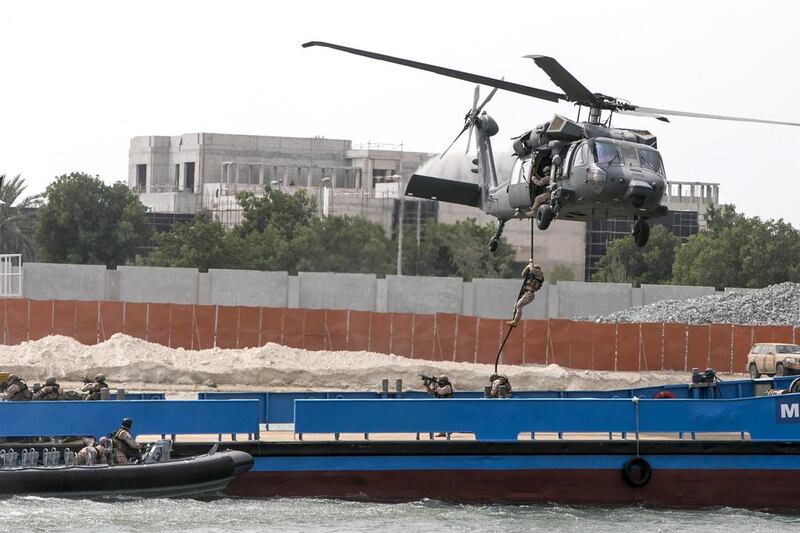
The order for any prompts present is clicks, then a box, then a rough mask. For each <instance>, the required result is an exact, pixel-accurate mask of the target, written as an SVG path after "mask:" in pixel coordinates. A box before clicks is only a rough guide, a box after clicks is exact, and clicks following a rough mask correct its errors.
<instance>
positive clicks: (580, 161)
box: [572, 143, 589, 166]
mask: <svg viewBox="0 0 800 533" xmlns="http://www.w3.org/2000/svg"><path fill="white" fill-rule="evenodd" d="M588 162H589V147H588V146H587V144H586V143H583V144H582V145H580V147H578V149H577V150H576V151H575V161H573V163H572V164H573V165H574V166H584V165H586V164H587V163H588Z"/></svg>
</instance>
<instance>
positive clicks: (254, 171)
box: [128, 133, 719, 281]
mask: <svg viewBox="0 0 800 533" xmlns="http://www.w3.org/2000/svg"><path fill="white" fill-rule="evenodd" d="M432 156H433V154H428V153H424V152H407V151H404V150H403V149H402V146H387V145H381V144H368V145H366V146H359V147H354V146H353V143H352V141H349V140H344V139H325V138H321V137H311V138H300V137H275V136H256V135H230V134H218V133H187V134H183V135H176V136H146V137H134V138H133V139H131V144H130V155H129V170H128V183H129V186H130V187H131V188H132V189H134V190H135V191H137V192H138V193H139V196H140V199H141V201H142V203H143V204H144V205H145V206H147V207H149V208H150V210H151V211H152V212H154V213H171V214H187V215H188V214H192V213H195V212H196V211H198V210H199V209H207V210H209V211H211V212H212V213H214V216H215V217H216V218H217V219H219V220H220V221H222V222H223V224H225V225H226V226H229V227H230V226H233V225H235V224H237V223H239V221H240V219H241V208H240V207H239V205H238V204H237V203H236V200H235V195H236V193H237V192H239V191H252V192H254V193H255V194H262V193H263V191H264V187H265V186H270V187H277V188H280V189H282V190H284V191H285V192H287V193H293V192H294V191H296V190H299V189H304V190H306V192H307V193H308V194H310V195H311V196H313V197H315V198H316V199H317V205H318V206H319V210H320V214H322V215H334V214H335V215H357V216H363V217H365V218H367V219H369V220H372V221H374V222H377V223H379V224H381V225H382V226H383V227H384V230H385V231H386V233H387V235H391V236H394V235H395V231H396V228H397V221H398V220H399V217H400V211H401V207H400V204H401V196H400V191H401V190H402V189H403V184H404V183H406V182H407V180H408V179H409V178H410V177H411V175H412V174H413V173H414V172H415V171H416V170H417V169H418V168H419V167H420V166H421V165H422V164H423V163H424V162H425V161H427V160H429V159H430V158H431V157H432ZM718 195H719V186H718V185H717V184H715V183H695V182H672V183H671V184H670V187H669V188H668V193H667V205H668V207H669V208H670V209H671V210H675V212H674V213H672V214H671V215H670V218H669V220H664V221H659V222H658V223H662V224H664V225H667V226H668V227H670V228H671V229H673V231H675V232H676V234H677V235H679V236H681V237H688V236H689V235H691V234H693V233H695V232H697V230H698V228H700V227H702V226H703V225H704V214H705V209H706V206H707V205H709V204H710V203H716V202H717V201H718ZM403 213H404V216H403V220H404V221H405V223H406V224H412V225H413V224H415V223H419V224H421V223H422V222H424V221H425V220H427V219H435V220H438V221H440V222H444V223H453V222H456V221H458V220H465V219H467V218H474V219H476V220H477V222H478V223H481V224H483V223H492V224H496V222H497V221H496V219H495V218H493V217H491V216H488V215H485V214H484V213H482V212H481V211H480V210H477V209H474V208H470V207H465V206H460V205H454V204H445V203H441V204H440V203H438V202H432V201H428V200H415V199H409V198H405V199H403ZM630 224H631V223H630V221H627V220H621V219H620V220H609V221H605V220H603V221H601V220H598V221H593V222H591V223H589V224H587V223H584V222H569V221H557V222H556V223H554V224H553V225H552V226H551V227H550V229H548V230H547V231H538V230H537V231H536V232H535V239H534V240H535V242H534V247H533V248H534V249H533V252H534V253H533V256H534V257H535V258H536V260H537V261H538V262H539V263H540V264H542V266H543V267H544V268H545V270H546V271H552V270H553V269H554V268H555V267H557V266H560V267H562V269H567V270H568V271H569V272H571V273H572V277H573V279H574V280H576V281H581V280H584V279H590V277H591V275H592V274H593V273H594V271H595V270H596V267H595V266H596V263H597V261H598V260H599V258H600V257H601V256H602V255H603V254H604V253H605V250H606V248H607V247H608V244H609V243H610V242H612V241H613V240H614V239H616V238H619V237H622V236H624V235H626V234H628V233H629V232H630ZM504 236H505V237H506V239H507V240H508V241H509V243H510V244H511V245H512V246H513V247H514V249H515V252H516V260H517V261H520V262H522V261H526V260H527V259H528V257H530V255H531V224H530V221H528V220H512V221H509V222H508V223H507V224H506V227H505V232H504ZM412 238H413V236H412ZM562 271H563V270H562Z"/></svg>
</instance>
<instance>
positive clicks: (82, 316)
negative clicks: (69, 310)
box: [75, 302, 100, 345]
mask: <svg viewBox="0 0 800 533" xmlns="http://www.w3.org/2000/svg"><path fill="white" fill-rule="evenodd" d="M99 308H100V306H99V304H98V302H75V339H76V340H77V341H78V342H80V343H82V344H88V345H91V344H97V335H98V324H97V319H98V310H99Z"/></svg>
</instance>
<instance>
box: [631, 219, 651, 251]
mask: <svg viewBox="0 0 800 533" xmlns="http://www.w3.org/2000/svg"><path fill="white" fill-rule="evenodd" d="M649 239H650V224H648V223H647V221H646V220H643V219H641V218H640V219H639V220H637V221H636V223H635V224H634V225H633V240H634V242H635V243H636V246H638V247H639V248H644V245H646V244H647V241H648V240H649Z"/></svg>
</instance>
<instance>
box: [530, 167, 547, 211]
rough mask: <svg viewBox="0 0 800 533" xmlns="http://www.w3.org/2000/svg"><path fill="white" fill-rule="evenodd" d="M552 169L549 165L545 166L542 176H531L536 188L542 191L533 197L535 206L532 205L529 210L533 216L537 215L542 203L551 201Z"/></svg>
mask: <svg viewBox="0 0 800 533" xmlns="http://www.w3.org/2000/svg"><path fill="white" fill-rule="evenodd" d="M550 170H551V167H549V166H547V167H544V169H543V170H542V176H541V177H535V176H534V177H532V178H531V182H532V183H533V184H534V185H535V186H536V189H535V190H536V191H542V192H540V193H539V194H538V195H536V198H534V199H533V206H532V207H531V210H530V211H529V212H528V215H530V216H532V217H535V216H536V211H538V210H539V207H540V206H541V205H542V204H546V203H547V202H549V201H550V188H549V185H550Z"/></svg>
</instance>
